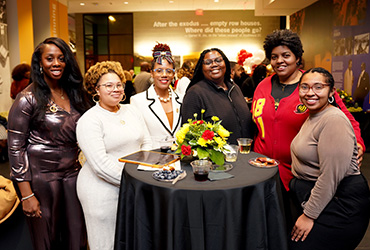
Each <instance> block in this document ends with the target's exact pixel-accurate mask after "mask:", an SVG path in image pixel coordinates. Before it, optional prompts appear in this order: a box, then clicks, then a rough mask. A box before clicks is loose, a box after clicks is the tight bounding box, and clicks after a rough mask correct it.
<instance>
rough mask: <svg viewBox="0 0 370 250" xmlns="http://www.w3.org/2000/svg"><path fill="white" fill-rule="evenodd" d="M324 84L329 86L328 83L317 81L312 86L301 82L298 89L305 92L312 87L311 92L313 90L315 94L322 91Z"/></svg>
mask: <svg viewBox="0 0 370 250" xmlns="http://www.w3.org/2000/svg"><path fill="white" fill-rule="evenodd" d="M325 86H330V84H328V83H326V84H325V83H320V82H318V83H315V84H314V85H313V86H312V87H310V86H308V84H305V83H303V84H300V85H299V91H300V92H301V93H303V94H306V93H308V91H310V89H311V88H312V91H313V92H315V93H316V94H320V93H321V92H322V91H323V89H324V87H325Z"/></svg>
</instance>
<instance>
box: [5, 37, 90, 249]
mask: <svg viewBox="0 0 370 250" xmlns="http://www.w3.org/2000/svg"><path fill="white" fill-rule="evenodd" d="M31 79H32V80H33V83H31V84H30V85H29V86H28V87H27V88H26V89H24V90H23V91H22V92H21V93H20V94H19V95H18V96H17V98H16V100H15V102H14V103H13V106H12V108H11V109H10V112H9V124H8V145H9V146H8V147H9V160H10V164H11V177H12V179H13V181H14V183H15V186H16V187H17V188H18V189H19V192H18V194H19V196H20V198H21V200H22V207H23V212H24V214H25V215H26V216H27V221H28V224H29V228H30V232H31V238H32V242H33V246H34V249H37V250H43V249H71V250H74V249H86V229H85V222H84V219H83V214H82V209H81V205H80V203H79V201H78V198H77V194H76V178H77V174H78V172H79V170H80V165H79V164H78V162H77V156H78V146H77V140H76V131H75V130H76V122H77V120H78V119H79V118H80V116H81V115H82V114H83V113H84V112H85V111H86V110H87V109H88V108H89V107H90V103H89V102H88V101H87V100H88V99H87V94H86V92H85V90H84V88H83V77H82V75H81V72H80V69H79V67H78V64H77V62H76V60H75V58H74V55H73V53H72V52H71V50H70V49H69V47H68V45H67V44H66V43H65V42H64V41H63V40H62V39H60V38H55V37H52V38H47V39H46V40H45V41H43V42H42V43H40V44H39V45H38V46H37V47H36V49H35V51H34V53H33V55H32V63H31Z"/></svg>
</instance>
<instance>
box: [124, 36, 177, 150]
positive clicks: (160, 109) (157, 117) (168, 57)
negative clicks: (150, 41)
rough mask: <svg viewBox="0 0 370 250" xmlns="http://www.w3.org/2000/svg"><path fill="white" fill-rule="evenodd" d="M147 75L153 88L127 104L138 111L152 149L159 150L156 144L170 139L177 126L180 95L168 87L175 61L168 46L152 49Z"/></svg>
mask: <svg viewBox="0 0 370 250" xmlns="http://www.w3.org/2000/svg"><path fill="white" fill-rule="evenodd" d="M151 75H152V78H153V80H154V83H153V85H152V86H150V87H149V89H147V90H146V91H144V92H141V93H139V94H136V95H134V96H132V97H131V102H130V103H131V104H132V105H134V106H135V107H136V108H137V109H139V110H140V112H141V114H142V115H143V117H144V119H145V123H146V125H147V127H148V129H149V133H150V136H151V138H152V143H153V147H154V148H159V147H160V146H161V143H160V142H161V141H163V140H166V139H168V138H170V140H171V138H174V135H175V133H176V132H177V131H178V130H179V128H180V126H181V115H180V110H181V103H182V96H181V95H179V94H177V93H175V92H174V91H173V90H172V89H171V87H170V84H171V83H172V81H173V79H174V77H175V62H174V60H173V58H172V54H171V49H170V48H169V47H168V45H166V44H160V43H159V44H157V45H156V46H155V47H154V49H153V60H152V71H151Z"/></svg>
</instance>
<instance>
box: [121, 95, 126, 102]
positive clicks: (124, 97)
mask: <svg viewBox="0 0 370 250" xmlns="http://www.w3.org/2000/svg"><path fill="white" fill-rule="evenodd" d="M125 100H126V94H123V99H122V100H121V102H124V101H125Z"/></svg>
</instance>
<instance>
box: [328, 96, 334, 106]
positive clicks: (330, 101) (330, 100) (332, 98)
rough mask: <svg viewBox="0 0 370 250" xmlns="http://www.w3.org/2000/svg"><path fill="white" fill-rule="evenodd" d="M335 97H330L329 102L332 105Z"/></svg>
mask: <svg viewBox="0 0 370 250" xmlns="http://www.w3.org/2000/svg"><path fill="white" fill-rule="evenodd" d="M334 100H335V99H334V96H330V97H329V98H328V102H329V103H330V104H332V103H333V102H334Z"/></svg>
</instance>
